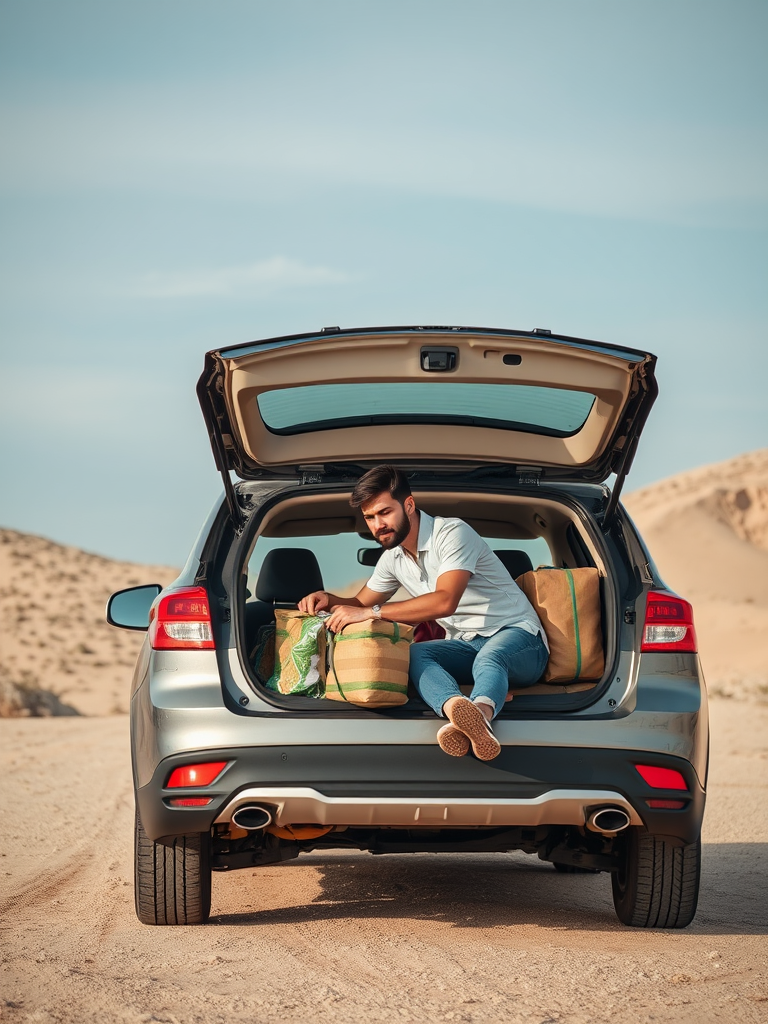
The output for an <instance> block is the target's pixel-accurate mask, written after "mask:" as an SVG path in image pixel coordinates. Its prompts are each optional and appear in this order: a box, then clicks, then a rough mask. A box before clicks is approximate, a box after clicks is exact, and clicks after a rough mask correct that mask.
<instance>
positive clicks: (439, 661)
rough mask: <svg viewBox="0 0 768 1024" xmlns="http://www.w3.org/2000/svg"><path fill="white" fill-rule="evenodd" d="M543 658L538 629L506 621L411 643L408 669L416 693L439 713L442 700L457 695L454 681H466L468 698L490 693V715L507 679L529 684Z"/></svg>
mask: <svg viewBox="0 0 768 1024" xmlns="http://www.w3.org/2000/svg"><path fill="white" fill-rule="evenodd" d="M547 658H548V653H547V648H546V647H545V646H544V641H543V640H542V638H541V635H540V634H539V633H537V634H536V635H535V636H534V634H533V633H529V632H528V631H527V630H526V629H520V628H519V627H518V626H506V627H505V628H504V629H500V630H499V631H498V633H494V634H493V636H475V637H473V638H472V639H471V640H426V641H424V642H423V643H419V644H411V662H410V669H409V672H410V676H411V679H412V680H413V684H414V686H415V687H416V689H417V690H418V691H419V695H420V696H421V698H422V699H423V700H425V701H426V702H427V704H429V706H430V707H431V708H432V709H433V710H434V711H435V713H436V714H438V715H440V716H441V717H442V715H443V704H445V702H446V701H447V700H450V698H451V697H458V696H461V690H460V689H459V684H462V685H464V684H469V683H471V684H473V685H472V693H471V694H470V699H471V700H477V698H478V697H489V698H490V699H491V700H492V701H493V703H494V704H495V705H496V707H495V710H494V713H493V717H494V718H495V717H496V715H497V714H498V713H499V711H501V709H502V708H503V707H504V699H505V697H506V696H507V690H508V688H509V684H510V683H511V684H512V686H513V687H515V688H517V687H523V686H533V685H534V683H536V682H537V681H538V679H539V678H540V676H541V674H542V672H543V671H544V667H545V665H546V664H547Z"/></svg>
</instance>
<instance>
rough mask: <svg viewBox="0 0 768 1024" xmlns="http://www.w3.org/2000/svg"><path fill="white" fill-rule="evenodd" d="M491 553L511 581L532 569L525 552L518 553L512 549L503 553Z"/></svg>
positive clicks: (531, 563)
mask: <svg viewBox="0 0 768 1024" xmlns="http://www.w3.org/2000/svg"><path fill="white" fill-rule="evenodd" d="M493 553H494V555H496V557H497V558H498V559H500V561H501V563H502V565H503V566H504V568H505V569H506V570H507V572H508V573H509V575H510V576H511V577H512V579H513V580H516V579H517V577H518V576H522V575H523V573H524V572H530V571H531V569H533V562H532V561H531V560H530V558H529V557H528V555H527V554H526V552H525V551H518V550H517V549H515V548H512V549H509V550H504V551H494V552H493Z"/></svg>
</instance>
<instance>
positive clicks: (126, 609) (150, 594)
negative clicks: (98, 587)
mask: <svg viewBox="0 0 768 1024" xmlns="http://www.w3.org/2000/svg"><path fill="white" fill-rule="evenodd" d="M162 589H163V588H162V587H161V586H160V584H159V583H152V584H149V585H148V586H145V587H128V588H127V589H126V590H118V591H117V593H115V594H113V595H112V597H110V599H109V601H107V622H108V623H109V624H110V626H119V627H120V628H121V629H148V628H149V609H150V608H151V607H152V603H153V601H154V600H155V598H156V597H157V595H158V594H159V593H160V591H161V590H162Z"/></svg>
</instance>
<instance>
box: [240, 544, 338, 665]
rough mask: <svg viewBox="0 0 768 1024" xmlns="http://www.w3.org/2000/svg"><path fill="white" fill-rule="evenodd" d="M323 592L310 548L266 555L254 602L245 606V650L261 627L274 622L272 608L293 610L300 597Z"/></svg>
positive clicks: (277, 549) (289, 549)
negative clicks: (318, 591)
mask: <svg viewBox="0 0 768 1024" xmlns="http://www.w3.org/2000/svg"><path fill="white" fill-rule="evenodd" d="M322 589H323V576H322V573H321V572H320V566H319V565H318V562H317V558H316V557H315V553H314V551H310V550H309V548H274V549H273V550H272V551H268V552H267V554H266V556H265V558H264V561H263V562H262V565H261V569H260V571H259V576H258V579H257V580H256V600H255V601H247V602H246V605H245V635H246V638H247V641H248V646H249V647H250V644H251V643H252V642H253V640H254V639H255V638H256V633H257V631H258V629H259V627H260V626H265V625H267V624H268V623H270V622H274V621H275V608H295V607H296V605H297V604H298V603H299V601H300V600H301V599H302V597H306V596H307V594H311V593H312V591H314V590H322Z"/></svg>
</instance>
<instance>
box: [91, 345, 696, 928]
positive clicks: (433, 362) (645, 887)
mask: <svg viewBox="0 0 768 1024" xmlns="http://www.w3.org/2000/svg"><path fill="white" fill-rule="evenodd" d="M655 362H656V360H655V357H654V356H652V355H650V354H649V353H646V352H641V351H635V350H631V349H628V348H622V347H620V346H617V345H607V344H602V343H598V342H592V341H584V340H580V339H575V338H569V337H564V336H559V335H554V334H551V333H550V332H549V331H540V330H537V331H512V330H509V331H505V330H486V329H479V328H464V327H393V328H370V329H369V328H366V329H363V330H339V329H338V328H330V329H325V330H323V331H321V332H319V333H317V334H306V335H295V336H291V337H283V338H272V339H268V340H265V341H260V342H254V343H252V344H247V345H239V346H235V347H232V348H225V349H220V350H218V351H214V352H209V353H208V354H207V356H206V359H205V368H204V371H203V374H202V376H201V377H200V380H199V383H198V388H197V391H198V398H199V400H200V404H201V406H202V411H203V416H204V418H205V422H206V424H207V427H208V433H209V436H210V441H211V446H212V449H213V454H214V458H215V461H216V465H217V468H218V469H219V471H220V473H221V476H222V479H223V483H224V494H223V497H222V499H221V501H220V502H219V503H217V505H216V507H215V508H214V509H213V511H212V512H211V514H210V516H209V518H208V521H207V522H206V523H205V525H204V526H203V528H202V531H201V532H200V535H199V537H198V539H197V541H196V543H195V545H194V547H193V549H192V552H191V554H190V556H189V559H188V561H187V564H186V565H185V567H184V569H183V570H182V572H181V574H180V576H179V577H178V579H177V580H175V581H174V583H173V584H172V585H171V586H170V587H168V588H166V589H165V590H161V588H160V587H159V586H147V587H137V588H131V589H130V590H124V591H120V592H118V593H117V594H114V595H113V596H112V598H111V599H110V602H109V605H108V609H107V617H108V620H109V621H110V622H111V623H112V624H113V625H116V626H121V627H124V628H128V629H143V630H147V638H146V641H145V643H144V645H143V647H142V650H141V654H140V656H139V659H138V664H137V666H136V671H135V674H134V678H133V689H132V694H131V745H132V754H133V773H134V783H135V790H136V910H137V914H138V917H139V919H140V920H141V921H142V922H144V923H145V924H194V923H202V922H204V921H206V920H207V918H208V915H209V910H210V899H211V873H212V871H227V870H233V869H236V868H253V867H254V866H259V865H264V864H271V863H274V862H277V861H282V860H287V859H289V858H292V857H296V856H298V855H299V854H300V853H302V852H304V851H309V850H325V849H327V850H332V849H334V848H336V849H338V848H344V849H353V850H368V851H371V852H373V853H403V852H410V851H435V852H445V851H464V852H467V851H469V852H471V851H484V852H487V851H494V852H498V853H499V854H503V853H505V852H508V851H514V850H522V851H525V852H526V853H529V854H531V855H535V856H537V857H539V858H541V859H542V860H544V861H548V862H551V863H552V864H553V865H554V868H555V869H556V870H558V871H562V872H577V871H589V872H607V873H608V874H610V877H611V884H612V889H613V899H614V904H615V908H616V913H617V915H618V917H619V919H620V920H621V921H622V922H624V923H625V924H628V925H634V926H637V927H659V928H682V927H685V926H686V925H687V924H689V923H690V921H691V920H692V919H693V916H694V914H695V911H696V901H697V896H698V888H699V874H700V832H701V823H702V817H703V813H704V801H705V788H706V778H707V760H708V721H707V699H706V691H705V688H704V683H703V679H702V676H701V671H700V666H699V660H698V657H697V653H696V636H695V631H694V625H693V618H692V613H691V607H690V605H689V604H688V603H687V602H686V601H685V600H683V599H682V598H680V597H678V596H677V595H675V594H673V593H671V592H670V591H669V590H668V589H667V588H666V587H665V585H664V583H663V582H662V580H661V578H660V577H659V573H658V571H657V569H656V567H655V566H654V564H653V561H652V559H651V556H650V555H649V553H648V551H647V550H646V548H645V545H644V544H643V541H642V539H641V538H640V536H639V535H638V533H637V530H636V529H635V527H634V526H633V524H632V522H631V520H630V519H629V517H628V515H627V514H626V512H625V511H624V509H623V508H622V506H621V504H620V503H619V495H620V492H621V489H622V485H623V483H624V480H625V477H626V475H627V473H628V472H629V469H630V466H631V464H632V458H633V456H634V453H635V450H636V447H637V443H638V439H639V436H640V433H641V430H642V427H643V424H644V422H645V420H646V418H647V416H648V413H649V411H650V408H651V406H652V404H653V402H654V399H655V397H656V393H657V387H656V380H655V376H654V368H655ZM381 462H391V463H395V464H397V465H398V466H400V467H401V468H403V469H404V470H405V471H406V472H407V474H408V477H409V479H410V483H411V487H412V490H413V493H414V496H415V498H416V501H417V505H418V506H419V507H420V508H423V509H424V510H425V511H427V512H429V513H430V514H433V515H434V514H437V515H450V516H458V517H460V518H462V519H464V520H465V521H467V522H468V523H469V524H470V525H471V526H473V527H474V528H475V529H476V530H477V531H478V532H479V533H480V534H481V535H482V536H483V537H485V538H486V539H487V541H488V543H489V544H490V545H491V547H492V548H493V550H494V551H496V552H497V553H498V554H499V557H500V558H501V559H502V561H503V562H504V564H505V565H506V567H507V569H508V571H509V572H510V574H511V575H512V576H513V577H517V576H518V575H520V574H521V573H522V572H525V571H527V570H529V569H530V568H531V567H532V566H534V565H536V564H547V565H553V566H557V567H570V568H577V567H585V566H590V567H593V568H595V569H597V571H598V573H599V577H600V588H601V594H600V596H601V605H602V633H603V646H604V653H605V671H604V673H603V675H602V677H601V678H599V679H583V678H581V677H580V676H578V674H576V675H575V676H574V678H573V679H572V680H566V681H565V682H563V683H561V684H558V685H549V684H544V683H540V684H537V685H536V686H534V687H531V688H529V689H526V690H521V691H519V692H517V693H514V699H513V700H511V701H510V702H509V703H508V704H507V705H505V709H504V710H503V711H502V713H501V714H500V716H499V717H498V718H497V720H496V723H495V730H496V734H497V736H498V738H499V740H500V741H501V744H502V752H501V754H500V755H499V757H498V758H496V759H495V760H493V761H491V762H483V761H480V760H478V759H476V758H474V757H473V756H467V757H462V758H451V757H446V756H445V754H443V753H442V751H441V750H440V749H439V747H438V746H437V744H436V742H435V735H436V732H437V728H438V726H439V724H440V722H439V721H438V719H437V718H436V717H435V715H434V713H433V712H432V711H431V709H430V708H428V707H427V705H426V704H424V703H423V702H422V701H421V700H420V699H419V697H418V695H417V694H416V693H415V692H414V693H413V694H412V695H411V696H410V698H409V700H408V702H407V703H406V704H404V705H402V706H400V707H395V708H390V709H382V710H366V709H363V708H360V707H356V706H354V705H349V704H343V703H338V702H335V701H330V700H326V699H323V698H319V699H318V698H312V697H307V696H296V695H291V694H281V693H278V692H274V691H273V690H271V689H268V688H267V687H266V685H265V683H266V680H265V678H264V674H263V672H260V666H259V663H258V650H259V644H258V638H259V637H260V636H262V635H263V627H265V626H268V625H269V624H270V623H271V622H274V616H275V609H276V608H279V607H289V608H290V607H295V606H296V603H297V602H298V600H299V599H300V598H301V597H303V596H304V595H305V594H307V593H309V592H310V591H313V590H319V589H323V588H324V587H328V588H329V589H331V590H333V591H334V592H336V593H339V592H342V593H344V592H345V591H344V587H347V588H348V589H347V591H346V592H347V593H355V592H356V589H358V588H359V586H360V584H361V583H362V582H364V581H365V579H366V578H367V575H368V574H370V571H371V570H370V568H366V567H370V566H372V565H374V564H375V560H376V557H377V554H378V549H377V547H376V545H375V544H374V543H373V541H372V538H371V537H370V534H369V533H368V531H367V530H366V528H365V525H364V523H363V521H362V518H361V517H360V515H359V512H356V511H355V510H353V509H351V508H350V506H349V503H348V497H349V493H350V491H351V489H352V487H353V485H354V482H355V481H356V480H357V478H358V477H359V476H360V475H361V474H362V473H363V472H365V470H366V469H369V468H371V467H372V466H374V465H376V464H378V463H381ZM611 477H613V485H612V487H611V488H610V489H609V488H608V487H607V486H606V481H607V480H608V479H609V478H611Z"/></svg>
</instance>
